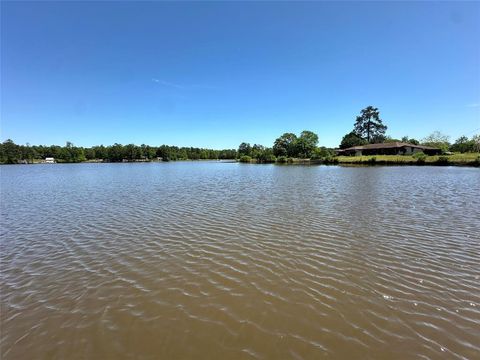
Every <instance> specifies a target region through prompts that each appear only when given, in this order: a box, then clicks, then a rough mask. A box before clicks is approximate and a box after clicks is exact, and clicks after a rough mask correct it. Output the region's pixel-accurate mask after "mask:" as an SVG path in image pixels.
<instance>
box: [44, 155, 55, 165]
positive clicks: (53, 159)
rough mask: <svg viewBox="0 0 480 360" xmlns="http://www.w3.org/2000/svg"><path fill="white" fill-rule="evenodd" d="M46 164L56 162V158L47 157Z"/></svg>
mask: <svg viewBox="0 0 480 360" xmlns="http://www.w3.org/2000/svg"><path fill="white" fill-rule="evenodd" d="M45 164H55V158H53V157H46V158H45Z"/></svg>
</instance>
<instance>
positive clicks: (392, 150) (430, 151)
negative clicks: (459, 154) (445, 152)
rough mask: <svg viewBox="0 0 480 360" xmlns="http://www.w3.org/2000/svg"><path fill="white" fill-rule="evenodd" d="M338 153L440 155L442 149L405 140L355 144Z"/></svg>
mask: <svg viewBox="0 0 480 360" xmlns="http://www.w3.org/2000/svg"><path fill="white" fill-rule="evenodd" d="M336 152H337V155H353V156H362V155H412V154H415V153H418V152H423V153H424V154H426V155H438V154H440V153H441V152H442V151H441V150H440V149H438V148H433V147H430V146H423V145H415V144H409V143H404V142H391V143H381V144H367V145H361V146H353V147H350V148H347V149H339V150H336Z"/></svg>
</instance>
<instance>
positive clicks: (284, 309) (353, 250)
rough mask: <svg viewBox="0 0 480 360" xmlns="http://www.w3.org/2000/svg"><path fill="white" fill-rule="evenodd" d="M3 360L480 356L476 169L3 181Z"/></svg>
mask: <svg viewBox="0 0 480 360" xmlns="http://www.w3.org/2000/svg"><path fill="white" fill-rule="evenodd" d="M0 173H1V220H0V225H1V234H0V244H1V247H0V260H1V275H2V276H1V321H2V326H1V330H2V331H1V351H2V359H4V360H7V359H34V358H35V359H55V358H57V359H94V358H95V359H131V358H135V359H318V358H332V359H339V358H341V359H361V358H371V359H411V358H416V359H420V358H422V359H439V358H451V359H457V358H458V359H473V358H477V359H478V358H480V265H479V264H480V170H479V169H476V168H461V167H429V166H425V167H414V166H412V167H338V166H293V165H292V166H280V165H250V164H238V163H221V162H170V163H144V164H134V163H132V164H68V165H67V164H65V165H61V164H58V165H25V166H21V165H18V166H2V167H0Z"/></svg>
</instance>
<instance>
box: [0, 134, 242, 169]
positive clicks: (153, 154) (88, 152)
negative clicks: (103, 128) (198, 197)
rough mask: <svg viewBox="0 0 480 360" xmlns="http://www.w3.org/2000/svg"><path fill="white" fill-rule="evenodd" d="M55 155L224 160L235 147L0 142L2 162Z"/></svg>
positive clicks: (232, 154)
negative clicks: (60, 144)
mask: <svg viewBox="0 0 480 360" xmlns="http://www.w3.org/2000/svg"><path fill="white" fill-rule="evenodd" d="M47 157H53V158H55V161H57V162H68V163H76V162H83V161H93V160H103V161H107V162H121V161H151V160H156V159H157V158H160V159H161V160H163V161H169V160H217V159H218V160H223V159H236V157H237V151H236V150H235V149H226V150H212V149H201V148H194V147H178V146H168V145H161V146H158V147H157V146H149V145H140V146H138V145H134V144H129V145H121V144H113V145H110V146H103V145H99V146H92V147H81V146H75V145H73V144H72V143H70V142H67V143H66V145H65V146H58V145H51V146H44V145H33V146H30V145H28V144H27V145H17V144H15V143H14V142H13V141H12V140H6V141H5V142H3V143H2V144H0V162H1V163H4V164H16V163H18V162H19V161H26V162H29V163H32V162H34V160H44V159H45V158H47Z"/></svg>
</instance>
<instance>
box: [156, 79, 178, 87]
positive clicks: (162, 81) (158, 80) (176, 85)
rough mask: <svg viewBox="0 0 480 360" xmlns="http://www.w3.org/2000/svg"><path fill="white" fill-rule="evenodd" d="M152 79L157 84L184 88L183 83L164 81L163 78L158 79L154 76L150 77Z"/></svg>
mask: <svg viewBox="0 0 480 360" xmlns="http://www.w3.org/2000/svg"><path fill="white" fill-rule="evenodd" d="M152 81H153V82H156V83H157V84H160V85H164V86H169V87H174V88H176V89H184V86H183V85H179V84H175V83H171V82H168V81H164V80H160V79H156V78H152Z"/></svg>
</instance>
